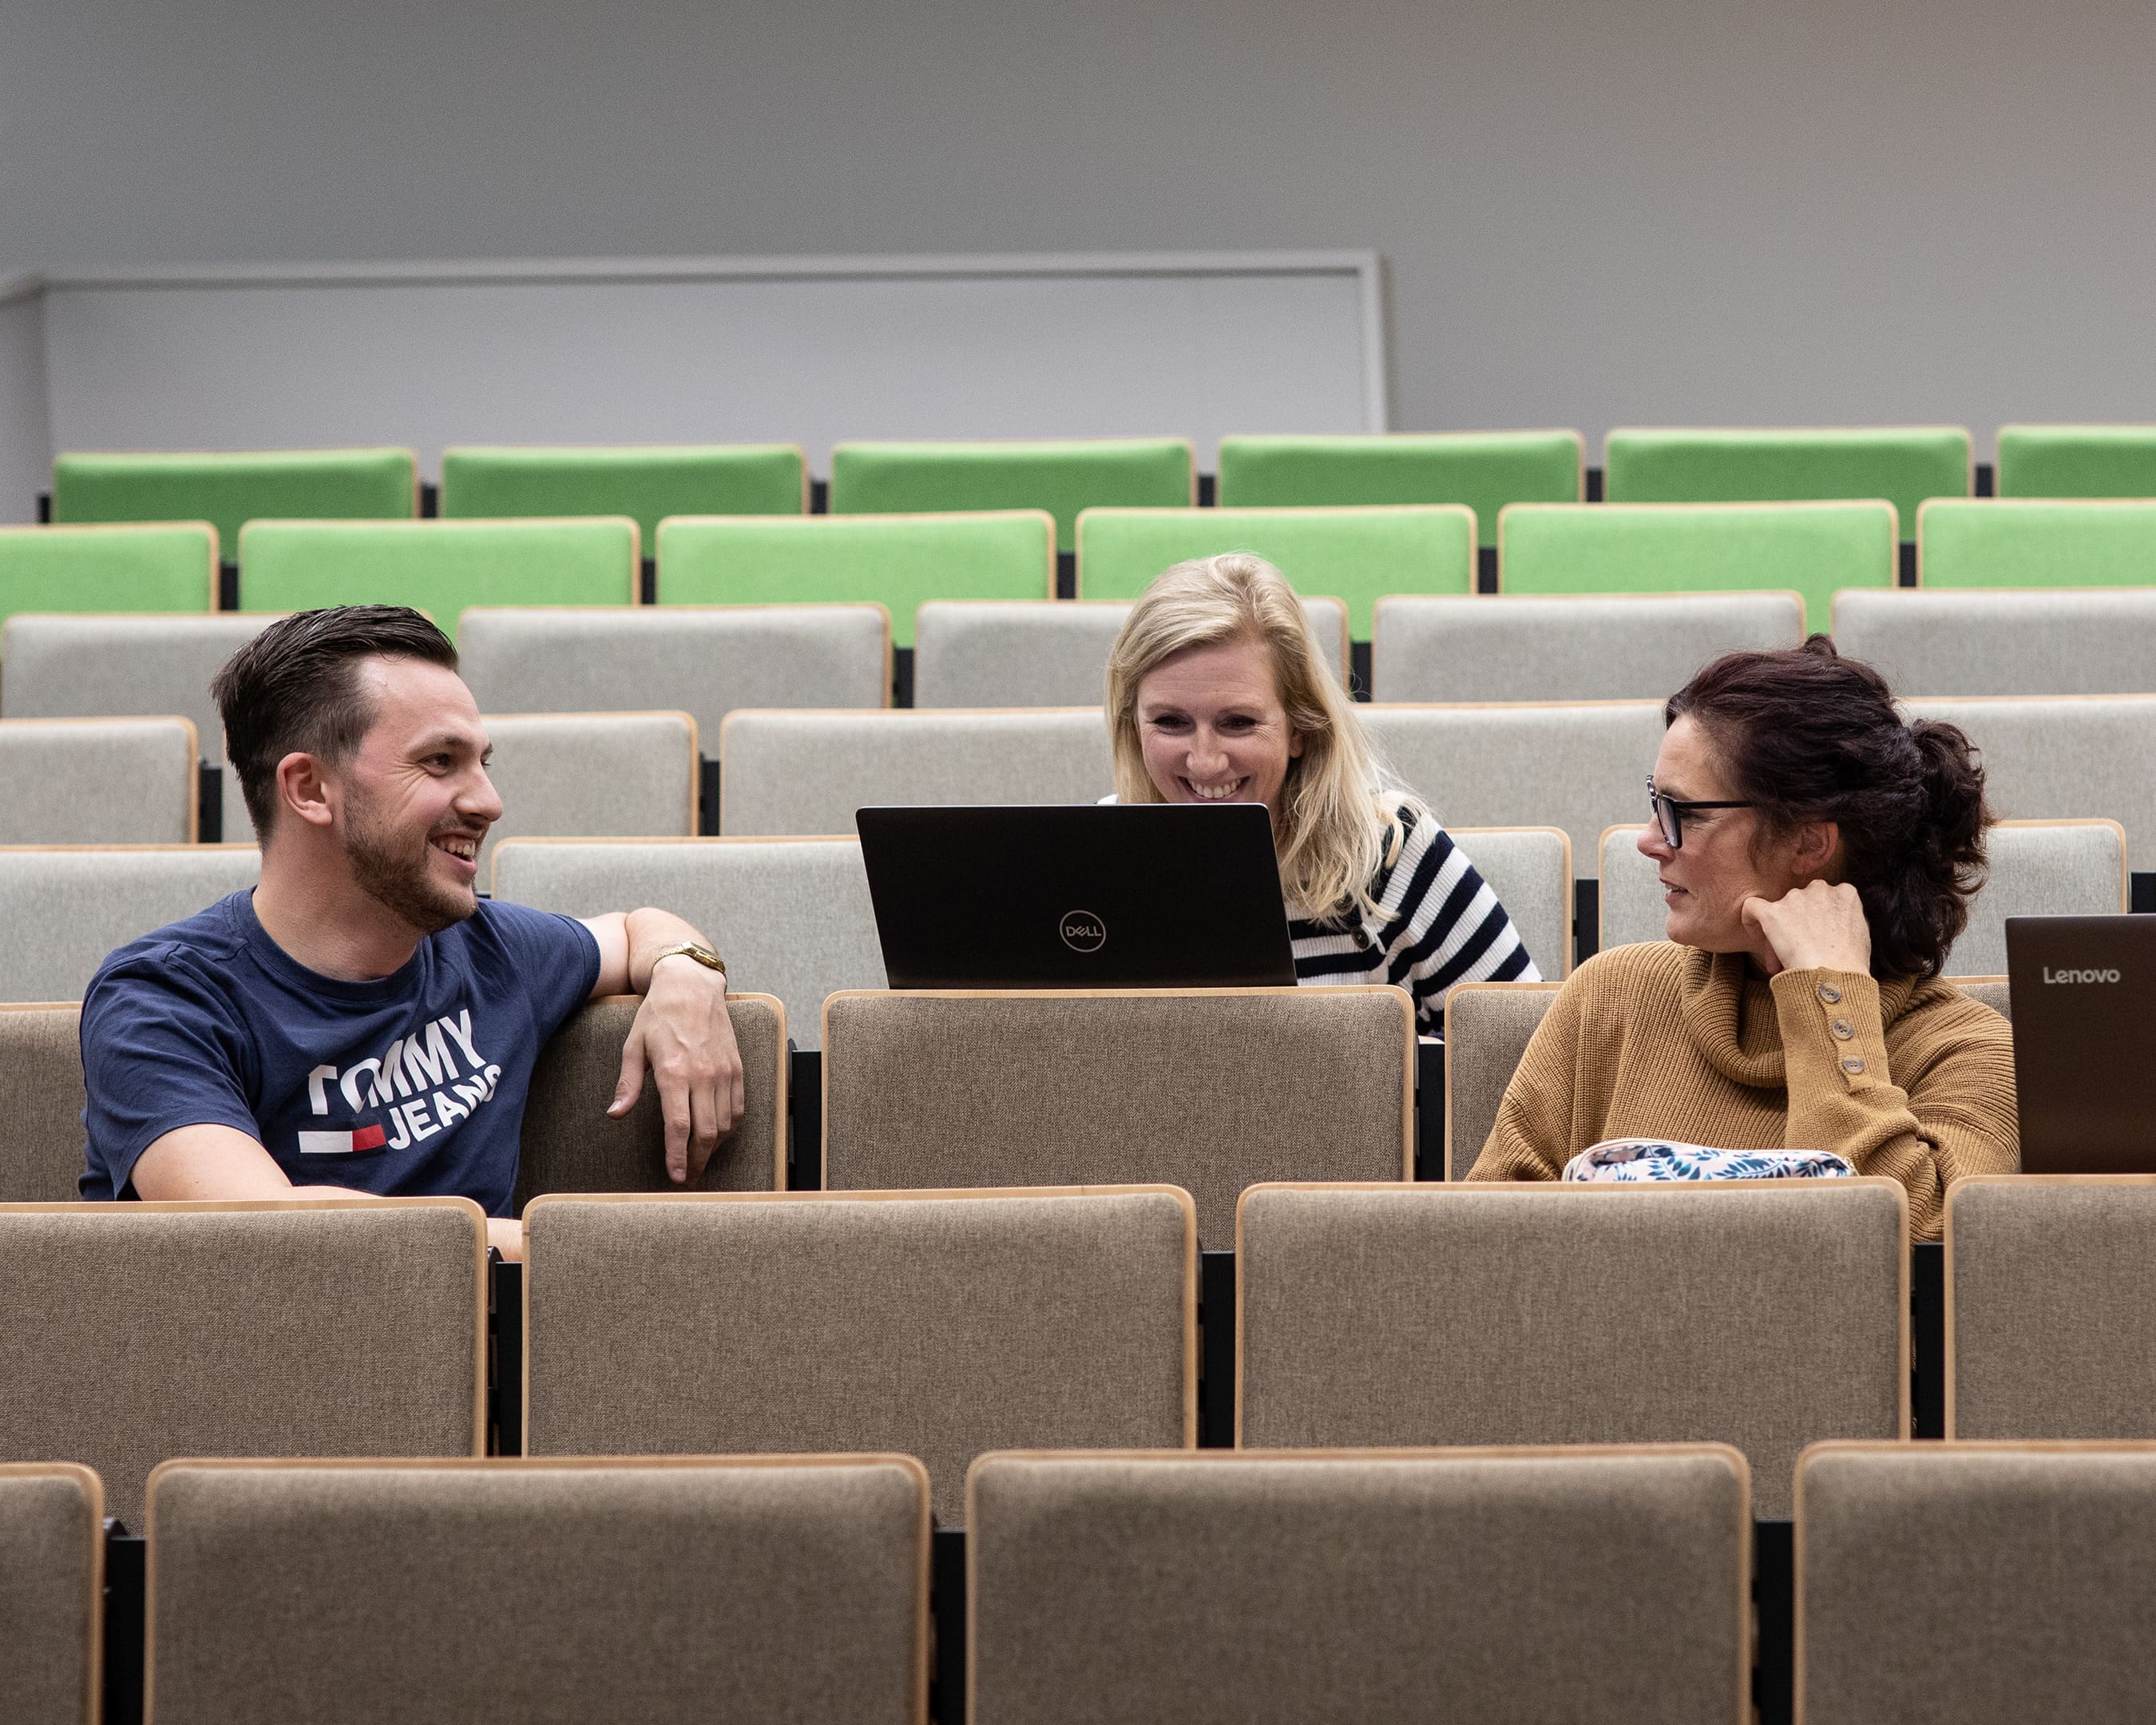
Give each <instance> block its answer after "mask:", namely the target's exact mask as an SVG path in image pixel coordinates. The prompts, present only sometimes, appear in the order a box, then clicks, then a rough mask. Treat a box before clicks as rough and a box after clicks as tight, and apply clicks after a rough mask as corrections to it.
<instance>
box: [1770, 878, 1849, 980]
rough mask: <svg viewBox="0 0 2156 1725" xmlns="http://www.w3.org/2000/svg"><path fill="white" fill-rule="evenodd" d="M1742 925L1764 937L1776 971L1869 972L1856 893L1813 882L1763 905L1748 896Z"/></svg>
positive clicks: (1821, 881)
mask: <svg viewBox="0 0 2156 1725" xmlns="http://www.w3.org/2000/svg"><path fill="white" fill-rule="evenodd" d="M1742 914H1743V918H1744V922H1745V925H1746V927H1750V928H1756V929H1758V931H1759V932H1760V933H1761V934H1763V935H1764V936H1766V937H1767V943H1768V945H1769V946H1770V947H1773V948H1774V957H1775V960H1776V968H1779V969H1781V970H1842V971H1847V972H1848V973H1850V974H1851V975H1852V976H1863V975H1865V974H1866V973H1868V972H1869V971H1870V970H1871V924H1870V923H1868V922H1866V921H1865V920H1864V901H1863V900H1862V899H1861V898H1860V897H1858V896H1857V892H1856V888H1855V887H1854V886H1830V885H1829V884H1828V883H1827V882H1826V881H1825V880H1814V881H1812V882H1810V883H1809V885H1807V886H1800V887H1799V888H1798V889H1797V890H1796V891H1794V892H1791V893H1787V894H1784V896H1782V897H1780V898H1778V899H1776V900H1774V901H1773V902H1771V903H1769V902H1768V901H1767V900H1765V899H1763V898H1748V899H1746V900H1745V901H1744V906H1743V912H1742Z"/></svg>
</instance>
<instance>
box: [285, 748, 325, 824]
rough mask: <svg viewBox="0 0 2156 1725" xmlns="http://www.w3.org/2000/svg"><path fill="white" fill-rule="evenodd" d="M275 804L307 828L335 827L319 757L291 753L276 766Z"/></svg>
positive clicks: (296, 752) (295, 752)
mask: <svg viewBox="0 0 2156 1725" xmlns="http://www.w3.org/2000/svg"><path fill="white" fill-rule="evenodd" d="M277 803H278V806H279V807H280V809H284V810H285V812H286V813H287V814H290V815H291V816H292V817H293V818H294V819H297V820H303V821H305V822H306V823H307V824H308V825H310V826H316V827H327V826H330V825H332V824H335V822H336V794H335V792H334V790H333V788H332V787H331V784H330V782H329V775H328V774H327V773H326V772H325V771H324V770H323V768H322V763H321V760H320V758H319V757H316V756H314V755H309V754H303V753H300V752H298V751H296V750H295V751H294V752H292V753H291V754H289V755H287V756H285V758H284V759H283V760H281V761H280V762H278V763H277Z"/></svg>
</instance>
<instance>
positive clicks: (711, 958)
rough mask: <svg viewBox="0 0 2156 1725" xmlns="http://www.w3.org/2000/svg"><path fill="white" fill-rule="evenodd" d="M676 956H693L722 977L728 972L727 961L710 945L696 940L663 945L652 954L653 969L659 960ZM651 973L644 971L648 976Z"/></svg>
mask: <svg viewBox="0 0 2156 1725" xmlns="http://www.w3.org/2000/svg"><path fill="white" fill-rule="evenodd" d="M674 957H681V958H693V959H695V960H696V963H699V964H701V965H702V966H703V967H704V968H705V969H706V970H716V972H718V973H719V974H720V976H721V977H724V976H725V975H726V960H725V959H723V958H721V957H719V955H718V954H717V953H716V952H713V951H712V950H711V948H710V947H706V946H704V945H702V944H701V943H700V942H696V941H676V942H675V943H674V944H673V945H672V946H670V947H660V949H659V950H658V951H657V952H654V953H653V954H652V955H651V969H652V970H656V969H658V968H659V961H660V959H661V958H674ZM644 974H645V975H647V976H649V974H650V971H646V972H645V973H644Z"/></svg>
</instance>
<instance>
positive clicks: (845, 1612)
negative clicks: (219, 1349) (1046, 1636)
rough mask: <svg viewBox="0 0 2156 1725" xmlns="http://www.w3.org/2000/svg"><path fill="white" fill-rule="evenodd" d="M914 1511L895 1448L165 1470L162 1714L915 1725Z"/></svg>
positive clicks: (179, 1723) (157, 1486) (911, 1467)
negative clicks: (777, 1456)
mask: <svg viewBox="0 0 2156 1725" xmlns="http://www.w3.org/2000/svg"><path fill="white" fill-rule="evenodd" d="M927 1497H928V1492H927V1480H926V1478H925V1477H923V1476H922V1474H921V1467H920V1465H919V1464H918V1463H916V1462H915V1461H912V1460H911V1458H909V1457H906V1456H903V1455H829V1456H803V1457H800V1458H798V1459H794V1460H788V1461H779V1462H773V1461H755V1460H745V1459H742V1458H728V1459H724V1460H715V1459H711V1458H708V1457H698V1458H696V1459H695V1460H686V1459H684V1460H679V1461H665V1460H660V1459H657V1458H652V1457H639V1458H635V1459H627V1460H613V1459H587V1460H582V1461H559V1462H545V1463H527V1462H521V1461H466V1462H463V1463H454V1462H440V1461H436V1462H422V1463H406V1464H402V1465H400V1464H398V1463H394V1462H354V1463H350V1464H346V1465H344V1466H339V1465H337V1464H336V1463H333V1462H331V1463H324V1462H299V1463H285V1464H264V1463H247V1462H242V1463H235V1464H226V1465H218V1464H216V1463H208V1462H180V1463H176V1464H174V1465H173V1466H169V1467H166V1468H162V1469H161V1470H160V1471H158V1474H157V1477H156V1479H155V1480H154V1481H152V1482H151V1509H150V1554H149V1555H150V1575H149V1585H150V1597H151V1640H150V1649H149V1670H150V1676H149V1681H150V1692H151V1697H152V1698H153V1701H154V1704H155V1707H156V1717H157V1721H158V1725H286V1722H289V1721H292V1720H296V1719H380V1720H388V1719H394V1720H398V1721H400V1722H405V1725H462V1722H465V1721H469V1720H475V1719H500V1720H509V1719H526V1720H539V1719H547V1720H570V1719H577V1720H630V1719H634V1720H638V1721H649V1722H652V1725H687V1722H689V1721H691V1720H696V1721H702V1720H710V1719H759V1720H762V1719H768V1720H782V1719H786V1720H791V1719H800V1720H808V1719H814V1720H819V1721H829V1722H833V1725H853V1722H858V1725H906V1722H910V1721H914V1720H918V1719H919V1718H921V1717H922V1715H923V1710H924V1708H925V1707H926V1704H927V1683H928V1677H927V1584H928V1576H927V1570H928V1502H927Z"/></svg>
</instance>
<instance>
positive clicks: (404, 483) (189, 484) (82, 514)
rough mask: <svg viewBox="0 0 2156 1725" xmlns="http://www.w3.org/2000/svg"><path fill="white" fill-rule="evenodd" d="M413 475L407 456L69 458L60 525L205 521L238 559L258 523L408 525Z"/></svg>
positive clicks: (62, 474) (57, 495) (57, 470)
mask: <svg viewBox="0 0 2156 1725" xmlns="http://www.w3.org/2000/svg"><path fill="white" fill-rule="evenodd" d="M416 475H417V468H416V465H415V464H414V462H413V457H412V452H411V451H410V450H409V449H275V450H265V451H264V452H262V453H260V454H234V455H225V454H180V455H171V454H143V455H105V454H74V455H62V456H60V457H59V459H57V460H55V461H54V463H53V519H54V521H208V522H209V523H210V524H211V525H213V526H215V527H216V529H217V537H218V544H220V545H222V546H223V547H224V548H225V553H226V555H227V556H231V555H233V554H234V547H237V546H238V545H239V530H240V528H241V527H243V526H245V525H246V524H247V523H248V522H249V521H259V520H264V519H269V518H277V519H282V520H286V521H409V520H410V519H411V518H412V517H413V516H414V515H416V514H417V513H418V489H417V478H416Z"/></svg>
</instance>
